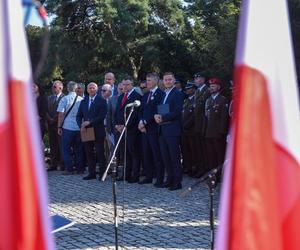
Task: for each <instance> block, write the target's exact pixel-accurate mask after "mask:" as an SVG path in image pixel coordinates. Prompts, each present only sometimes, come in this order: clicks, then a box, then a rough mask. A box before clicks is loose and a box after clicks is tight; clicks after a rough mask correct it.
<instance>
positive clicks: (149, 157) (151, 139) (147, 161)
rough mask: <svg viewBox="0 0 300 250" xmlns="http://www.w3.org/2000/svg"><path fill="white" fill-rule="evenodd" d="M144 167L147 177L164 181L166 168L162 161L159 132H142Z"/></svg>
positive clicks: (159, 181) (160, 181)
mask: <svg viewBox="0 0 300 250" xmlns="http://www.w3.org/2000/svg"><path fill="white" fill-rule="evenodd" d="M142 143H143V167H144V173H145V177H146V179H153V178H155V177H156V181H157V182H158V183H162V182H163V181H164V174H165V169H164V165H163V162H162V158H161V154H160V149H159V141H158V134H145V133H143V134H142Z"/></svg>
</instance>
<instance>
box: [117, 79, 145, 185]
mask: <svg viewBox="0 0 300 250" xmlns="http://www.w3.org/2000/svg"><path fill="white" fill-rule="evenodd" d="M122 86H123V92H124V93H123V94H122V95H120V96H119V98H118V102H117V107H116V113H115V123H116V125H115V128H116V130H117V131H118V132H119V133H121V131H122V129H123V128H124V125H125V116H126V117H128V115H129V113H130V108H126V105H127V104H129V103H132V102H134V101H136V100H139V101H141V99H142V97H141V95H140V94H138V93H137V92H136V91H135V90H134V87H133V79H132V78H131V77H130V76H128V77H125V78H124V79H123V81H122ZM138 114H139V108H135V109H134V112H133V113H132V116H131V118H130V120H129V123H128V125H127V141H126V143H127V149H126V169H125V176H123V177H122V176H121V177H120V178H118V180H122V179H123V178H124V177H125V180H127V181H128V182H129V183H135V182H138V181H139V175H140V164H141V154H140V145H141V142H140V131H139V130H138V123H139V120H138V118H139V117H138Z"/></svg>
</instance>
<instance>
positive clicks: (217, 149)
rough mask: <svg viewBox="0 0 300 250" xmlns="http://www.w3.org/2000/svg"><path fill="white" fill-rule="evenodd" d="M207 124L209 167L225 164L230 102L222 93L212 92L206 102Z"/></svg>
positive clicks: (206, 136)
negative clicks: (228, 102)
mask: <svg viewBox="0 0 300 250" xmlns="http://www.w3.org/2000/svg"><path fill="white" fill-rule="evenodd" d="M205 115H206V117H207V126H206V131H205V138H206V143H207V156H208V166H209V169H212V168H216V167H218V166H220V165H222V164H223V162H224V156H225V148H226V135H227V130H228V104H227V100H226V98H225V97H224V96H222V95H221V94H220V93H215V94H212V95H211V96H210V97H209V98H208V99H207V100H206V103H205Z"/></svg>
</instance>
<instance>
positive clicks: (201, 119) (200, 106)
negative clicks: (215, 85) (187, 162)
mask: <svg viewBox="0 0 300 250" xmlns="http://www.w3.org/2000/svg"><path fill="white" fill-rule="evenodd" d="M194 83H195V85H196V86H197V91H196V93H195V110H194V115H195V139H196V147H195V148H196V155H197V158H196V159H197V162H196V173H195V175H194V177H196V178H200V177H201V176H202V175H203V174H205V173H206V172H207V171H208V170H209V168H208V159H207V145H206V140H205V130H206V125H207V118H206V116H205V102H206V100H207V98H208V97H209V96H210V91H209V89H208V87H207V86H206V84H205V77H204V76H203V75H202V74H200V73H196V74H195V75H194Z"/></svg>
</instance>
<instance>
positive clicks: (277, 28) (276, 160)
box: [217, 0, 300, 250]
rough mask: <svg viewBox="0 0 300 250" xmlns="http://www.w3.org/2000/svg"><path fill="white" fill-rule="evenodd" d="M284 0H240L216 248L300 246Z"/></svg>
mask: <svg viewBox="0 0 300 250" xmlns="http://www.w3.org/2000/svg"><path fill="white" fill-rule="evenodd" d="M286 2H287V1H286V0H245V1H243V3H242V9H241V17H240V25H239V34H238V46H237V51H236V53H237V55H236V63H235V86H236V93H235V101H234V105H235V106H234V115H233V122H232V126H231V134H232V137H233V138H232V140H231V142H230V145H229V146H228V150H227V157H228V159H229V164H228V165H227V166H225V174H224V180H223V187H222V194H221V211H220V226H219V229H218V234H217V249H218V250H223V249H225V250H227V249H252V250H277V249H288V250H298V249H300V226H299V225H300V119H299V100H298V89H297V83H296V74H295V68H294V58H293V50H292V44H291V34H290V24H289V18H288V9H287V3H286Z"/></svg>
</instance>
